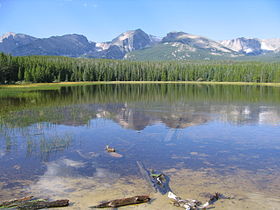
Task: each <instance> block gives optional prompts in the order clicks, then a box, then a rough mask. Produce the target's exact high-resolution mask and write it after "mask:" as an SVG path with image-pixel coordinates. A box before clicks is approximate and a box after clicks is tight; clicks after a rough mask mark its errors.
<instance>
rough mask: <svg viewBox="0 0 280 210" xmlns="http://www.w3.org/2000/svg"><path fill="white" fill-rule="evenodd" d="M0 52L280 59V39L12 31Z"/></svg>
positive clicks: (0, 43)
mask: <svg viewBox="0 0 280 210" xmlns="http://www.w3.org/2000/svg"><path fill="white" fill-rule="evenodd" d="M0 52H4V53H9V54H11V55H14V56H27V55H56V56H69V57H88V58H104V59H128V60H221V59H248V60H254V59H264V58H270V59H274V60H275V59H280V38H278V39H277V38H275V39H257V38H244V37H241V38H237V39H232V40H223V41H214V40H211V39H209V38H206V37H202V36H198V35H193V34H189V33H185V32H170V33H168V34H167V35H166V36H165V37H163V38H159V37H156V36H154V35H149V34H147V33H145V32H144V31H143V30H141V29H136V30H130V31H126V32H124V33H122V34H120V35H119V36H118V37H116V38H114V39H113V40H112V41H108V42H101V43H98V42H93V41H89V40H88V39H87V38H86V37H85V36H83V35H79V34H67V35H62V36H52V37H49V38H36V37H32V36H29V35H26V34H19V33H18V34H16V33H11V32H9V33H6V34H5V35H3V36H1V37H0Z"/></svg>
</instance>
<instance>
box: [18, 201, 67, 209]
mask: <svg viewBox="0 0 280 210" xmlns="http://www.w3.org/2000/svg"><path fill="white" fill-rule="evenodd" d="M66 206H69V200H56V201H37V202H32V201H29V202H26V203H24V204H23V205H20V206H18V207H17V209H20V210H31V209H32V210H33V209H34V210H35V209H44V208H55V207H66Z"/></svg>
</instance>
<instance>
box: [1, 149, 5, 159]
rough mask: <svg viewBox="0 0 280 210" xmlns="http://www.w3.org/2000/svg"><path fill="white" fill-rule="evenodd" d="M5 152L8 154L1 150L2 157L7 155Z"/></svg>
mask: <svg viewBox="0 0 280 210" xmlns="http://www.w3.org/2000/svg"><path fill="white" fill-rule="evenodd" d="M5 154H6V153H5V152H4V151H3V150H0V158H1V157H3V156H5Z"/></svg>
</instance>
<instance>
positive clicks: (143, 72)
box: [0, 53, 280, 84]
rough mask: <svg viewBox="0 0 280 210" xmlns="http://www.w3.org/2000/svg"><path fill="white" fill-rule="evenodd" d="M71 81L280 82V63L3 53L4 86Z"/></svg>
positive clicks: (0, 62) (0, 80)
mask: <svg viewBox="0 0 280 210" xmlns="http://www.w3.org/2000/svg"><path fill="white" fill-rule="evenodd" d="M19 81H24V82H34V83H39V82H40V83H41V82H64V81H65V82H67V81H69V82H70V81H73V82H78V81H216V82H257V83H268V82H272V83H278V82H280V62H273V63H266V62H245V61H243V62H241V61H161V62H156V61H153V62H151V61H150V62H148V61H146V62H145V61H141V62H140V61H125V60H106V59H87V58H69V57H63V56H22V57H14V56H11V55H6V54H4V53H0V83H1V84H9V83H15V82H19Z"/></svg>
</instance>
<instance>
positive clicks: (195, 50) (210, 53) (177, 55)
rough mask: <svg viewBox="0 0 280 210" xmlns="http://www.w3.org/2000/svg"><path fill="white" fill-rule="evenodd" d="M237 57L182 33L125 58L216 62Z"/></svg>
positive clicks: (172, 33)
mask: <svg viewBox="0 0 280 210" xmlns="http://www.w3.org/2000/svg"><path fill="white" fill-rule="evenodd" d="M236 56H238V53H236V52H234V51H233V50H230V49H228V48H226V47H225V46H223V45H221V44H220V43H218V42H215V41H213V40H210V39H207V38H205V37H201V36H196V35H192V34H188V33H184V32H171V33H168V34H167V36H166V37H164V38H163V39H162V41H161V42H160V44H157V45H155V46H152V47H150V48H146V49H144V50H138V51H133V52H131V53H128V54H127V55H126V56H125V59H128V60H198V59H204V60H216V59H225V58H233V57H236Z"/></svg>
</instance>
